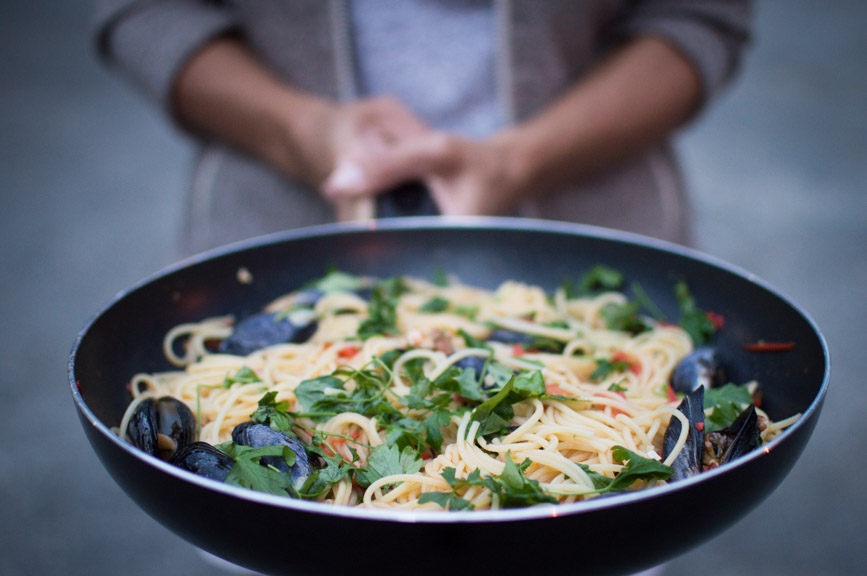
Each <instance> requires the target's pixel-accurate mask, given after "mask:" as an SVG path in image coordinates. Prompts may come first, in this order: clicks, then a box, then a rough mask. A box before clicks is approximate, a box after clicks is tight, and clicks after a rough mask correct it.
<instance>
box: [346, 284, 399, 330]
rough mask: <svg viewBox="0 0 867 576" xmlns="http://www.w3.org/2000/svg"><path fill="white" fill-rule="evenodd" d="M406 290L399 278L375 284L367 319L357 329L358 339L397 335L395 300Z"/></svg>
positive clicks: (368, 305)
mask: <svg viewBox="0 0 867 576" xmlns="http://www.w3.org/2000/svg"><path fill="white" fill-rule="evenodd" d="M407 290H408V288H407V287H406V284H405V283H404V282H403V279H402V278H400V277H397V278H390V279H388V280H383V281H382V282H380V283H379V284H377V285H376V286H375V287H374V288H373V294H371V296H370V302H368V304H367V318H366V319H365V320H364V321H363V322H362V323H361V325H360V326H359V327H358V337H359V338H361V339H362V340H367V339H368V338H371V337H373V336H379V335H394V334H397V333H398V329H397V310H396V307H397V299H398V298H399V297H400V295H401V294H403V293H404V292H406V291H407Z"/></svg>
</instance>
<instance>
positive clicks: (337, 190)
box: [322, 160, 369, 198]
mask: <svg viewBox="0 0 867 576" xmlns="http://www.w3.org/2000/svg"><path fill="white" fill-rule="evenodd" d="M368 187H369V186H368V178H367V175H366V174H365V172H364V169H363V168H362V166H361V164H360V163H359V162H357V161H354V160H342V161H340V162H338V163H337V166H336V167H335V168H334V170H333V171H332V172H331V174H329V175H328V178H326V179H325V182H323V183H322V192H323V193H324V194H325V196H326V197H329V198H335V197H352V196H360V195H363V194H365V193H366V191H367V189H368Z"/></svg>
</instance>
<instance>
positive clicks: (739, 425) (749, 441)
mask: <svg viewBox="0 0 867 576" xmlns="http://www.w3.org/2000/svg"><path fill="white" fill-rule="evenodd" d="M761 443H762V437H761V426H760V422H759V415H758V413H757V412H756V407H755V405H753V404H750V405H749V406H747V408H746V409H745V410H744V411H743V412H741V413H740V414H739V415H738V417H737V418H735V420H734V422H732V423H731V424H730V425H729V426H728V427H726V428H723V429H722V430H718V431H716V432H709V433H708V434H707V435H705V439H704V463H705V467H706V468H715V467H716V466H719V465H721V464H725V463H726V462H731V461H732V460H734V459H735V458H738V457H739V456H743V455H744V454H746V453H747V452H750V451H751V450H753V449H755V448H758V447H759V445H760V444H761Z"/></svg>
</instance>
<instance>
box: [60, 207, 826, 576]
mask: <svg viewBox="0 0 867 576" xmlns="http://www.w3.org/2000/svg"><path fill="white" fill-rule="evenodd" d="M599 263H602V264H606V265H609V266H612V267H615V268H618V269H620V270H621V271H623V272H624V274H625V275H626V277H627V278H628V279H629V280H630V281H638V282H640V284H641V285H642V287H643V288H644V290H645V292H647V294H648V295H649V296H650V298H651V299H652V300H653V301H655V302H656V303H657V304H658V305H659V306H660V308H662V309H663V311H664V312H666V313H667V314H668V315H669V317H672V318H676V317H677V304H676V300H675V298H674V293H673V286H674V283H675V282H676V280H677V279H679V278H683V279H685V280H686V281H687V282H688V284H689V286H690V288H691V290H692V292H693V295H694V296H695V298H696V301H697V303H698V305H699V306H700V307H702V308H704V309H707V310H712V311H714V312H717V313H719V314H722V315H723V316H724V317H725V328H724V329H723V330H722V331H721V332H720V333H719V334H718V336H717V341H716V344H717V345H718V346H719V348H720V351H721V353H722V355H723V357H724V358H726V359H727V361H728V362H729V364H730V378H731V380H733V381H735V382H746V381H748V380H750V379H753V378H755V379H758V380H759V381H760V382H761V385H762V387H763V390H764V402H763V408H764V409H765V410H766V411H767V412H768V413H769V414H770V416H771V417H772V418H774V419H781V418H785V417H788V416H790V415H792V414H795V413H802V414H803V416H802V417H801V419H800V420H799V421H798V422H797V423H796V424H795V425H793V426H792V427H790V428H789V429H788V430H786V431H785V432H784V433H783V434H782V435H781V436H780V437H779V438H777V439H775V440H773V441H772V442H770V443H768V444H766V445H764V446H763V447H762V450H760V451H756V452H753V453H751V454H749V455H747V456H746V457H743V458H741V459H740V460H738V461H736V462H734V463H732V464H729V465H726V466H723V467H721V468H718V469H716V470H714V471H711V472H707V473H705V474H702V475H700V476H698V477H694V478H691V479H688V480H684V481H680V482H676V483H672V484H670V485H668V486H664V487H660V488H655V489H652V490H649V491H645V492H639V493H631V494H621V495H615V496H611V497H607V498H599V499H596V500H592V501H588V502H583V503H576V504H572V505H561V506H540V507H535V508H530V509H520V510H506V511H478V512H465V513H461V512H450V513H445V512H441V513H436V512H427V513H414V514H413V513H407V512H390V511H370V510H361V509H354V508H338V507H331V506H325V505H318V504H315V503H310V502H302V501H296V500H291V499H288V498H280V497H276V496H271V495H267V494H261V493H256V492H252V491H248V490H244V489H240V488H236V487H232V486H227V485H223V484H219V483H216V482H213V481H210V480H205V479H201V478H199V477H196V476H194V475H192V474H189V473H187V472H184V471H181V470H179V469H177V468H174V467H172V466H170V465H168V464H166V463H164V462H162V461H160V460H157V459H156V458H153V457H151V456H148V455H146V454H144V453H142V452H140V451H138V450H136V449H134V448H132V447H131V446H129V445H127V444H126V443H124V442H122V441H121V440H120V439H119V438H118V437H117V436H115V434H113V433H112V432H111V430H110V427H111V426H117V425H118V423H119V421H120V419H121V415H122V414H123V411H124V408H125V407H126V405H127V404H128V402H129V395H128V392H127V390H126V385H127V383H128V381H129V378H130V377H131V376H132V375H133V374H134V373H136V372H140V371H159V370H165V369H169V368H170V366H169V365H168V364H167V362H166V361H165V360H164V358H163V354H162V351H161V343H162V338H163V336H164V335H165V333H166V332H167V331H168V330H169V329H170V328H171V327H172V326H174V325H176V324H178V323H181V322H187V321H193V320H198V319H202V318H204V317H207V316H213V315H222V314H227V313H233V314H236V315H237V316H245V315H248V314H251V313H254V312H256V311H258V310H259V309H260V308H261V307H262V306H263V305H265V304H266V303H268V302H269V301H270V300H272V299H274V298H276V297H277V296H279V295H281V294H283V293H285V292H287V291H289V290H292V289H294V288H296V287H298V286H299V285H300V284H302V283H304V282H305V281H307V280H309V279H312V278H316V277H319V276H321V275H322V274H323V273H324V272H325V270H326V267H327V266H328V265H333V266H336V267H337V268H339V269H342V270H345V271H347V272H352V273H356V274H368V275H374V276H379V277H389V276H394V275H398V274H409V275H416V276H420V277H424V278H431V277H432V274H433V272H434V271H448V272H451V273H454V274H456V275H457V276H458V277H459V278H460V279H461V280H462V281H464V282H466V283H470V284H478V285H482V286H487V287H490V288H493V287H495V286H496V285H498V284H499V283H500V282H501V281H503V280H505V279H519V280H524V281H527V282H532V283H536V284H539V285H542V286H544V287H546V288H547V289H549V290H553V289H554V288H555V287H556V286H557V285H559V284H560V283H561V282H562V281H563V280H565V279H577V278H578V277H579V276H580V275H581V274H582V273H583V272H584V271H586V270H587V269H589V268H590V267H592V266H593V265H595V264H599ZM240 269H246V270H247V271H249V272H250V273H251V274H252V279H253V281H252V282H249V283H248V282H242V281H240V280H239V274H238V271H239V270H240ZM758 340H765V341H793V342H795V343H796V346H795V348H794V349H792V350H789V351H784V352H777V353H764V354H757V353H754V352H748V351H746V350H744V349H743V348H742V344H743V343H745V342H754V341H758ZM828 378H829V358H828V350H827V346H826V344H825V341H824V339H823V337H822V335H821V333H820V332H819V330H818V329H817V327H816V326H815V324H814V323H813V322H812V320H811V319H810V318H809V317H808V315H807V314H805V313H804V311H802V310H801V309H799V308H798V306H796V305H795V304H793V303H792V302H791V301H789V300H788V299H787V298H785V297H784V296H782V295H781V294H780V293H779V292H778V291H776V290H775V289H773V288H771V287H769V286H768V285H767V284H765V283H764V282H762V281H761V280H759V279H757V278H756V277H755V276H753V275H751V274H748V273H745V272H743V271H740V270H738V269H736V268H734V267H732V266H730V265H727V264H725V263H722V262H719V261H716V260H714V259H712V258H709V257H707V256H703V255H701V254H698V253H696V252H693V251H690V250H687V249H684V248H681V247H678V246H675V245H672V244H667V243H663V242H659V241H654V240H650V239H647V238H643V237H638V236H635V235H629V234H625V233H620V232H613V231H609V230H604V229H598V228H591V227H585V226H578V225H568V224H562V223H553V222H547V221H546V222H539V221H528V220H513V219H457V220H456V219H452V220H446V219H440V218H415V219H393V220H381V221H376V222H372V223H363V224H358V225H328V226H323V227H317V228H311V229H306V230H299V231H291V232H287V233H282V234H278V235H273V236H269V237H264V238H261V239H258V240H253V241H250V242H246V243H240V244H236V245H233V246H231V247H227V248H225V249H221V250H217V251H214V252H211V253H208V254H205V255H202V256H200V257H197V258H194V259H191V260H188V261H185V262H182V263H180V264H178V265H176V266H174V267H172V268H170V269H168V270H166V271H164V272H162V273H160V274H158V275H157V276H155V277H153V278H150V279H148V280H147V281H145V282H143V283H141V284H139V285H138V286H135V287H134V288H132V289H131V290H129V291H127V292H125V293H123V294H121V295H119V296H118V297H117V298H116V299H115V300H114V301H113V302H111V303H110V304H109V305H108V306H107V307H106V308H105V309H103V310H102V311H100V312H99V313H98V314H97V315H96V316H95V317H94V318H93V319H92V320H91V321H90V322H89V323H88V325H87V326H86V327H85V328H84V329H83V330H82V331H81V333H80V334H79V335H78V338H77V339H76V341H75V345H74V347H73V349H72V354H71V357H70V361H69V381H70V385H71V389H72V395H73V398H74V400H75V404H76V408H77V409H78V414H79V417H80V419H81V423H82V425H83V427H84V430H85V432H86V434H87V437H88V439H89V440H90V442H91V444H92V445H93V447H94V450H95V451H96V453H97V454H98V456H99V458H100V460H101V461H102V463H103V464H104V466H105V467H106V469H107V470H108V472H109V474H111V476H112V477H113V478H114V479H115V480H116V481H117V483H118V484H119V485H120V486H121V487H122V488H123V489H124V490H125V491H126V492H127V494H129V496H130V497H131V498H132V499H133V500H135V501H136V502H137V503H138V504H139V505H140V506H141V507H142V508H143V509H144V510H145V511H146V512H147V513H148V514H150V515H151V516H153V517H154V518H155V519H157V520H158V521H159V522H161V523H163V524H164V525H165V526H166V527H168V528H169V529H171V530H173V531H174V532H175V533H177V534H178V535H180V536H181V537H183V538H185V539H187V540H189V541H190V542H192V543H193V544H195V545H196V546H199V547H201V548H203V549H205V550H207V551H209V552H211V553H213V554H215V555H217V556H220V557H223V558H225V559H227V560H229V561H231V562H234V563H237V564H241V565H244V566H247V567H250V568H251V569H254V570H257V571H261V572H265V573H269V574H314V573H341V572H347V573H348V572H349V571H350V570H353V571H358V570H359V569H360V570H361V571H362V572H366V571H370V572H376V573H380V574H404V573H414V574H440V573H442V572H443V571H444V569H445V566H451V567H453V568H458V569H459V570H460V571H461V572H462V573H472V572H474V571H476V570H477V569H481V568H484V569H485V571H486V572H487V573H489V574H498V573H501V574H512V573H514V574H518V573H551V574H578V573H582V574H604V573H628V572H634V571H637V570H640V569H643V568H647V567H649V566H653V565H655V564H658V563H660V562H664V561H665V560H666V559H669V558H671V557H673V556H676V555H678V554H680V553H682V552H684V551H686V550H687V549H689V548H691V547H693V546H696V545H697V544H699V543H701V542H702V541H704V540H707V539H709V538H711V537H713V536H714V535H716V534H718V533H719V532H721V531H723V530H724V529H726V528H727V527H729V526H730V525H732V524H733V523H734V522H736V521H737V520H738V519H740V518H741V517H742V516H744V515H745V514H747V513H748V512H749V511H750V510H752V509H753V508H754V507H755V506H756V505H757V504H758V503H759V502H761V501H762V500H763V499H764V498H765V497H766V496H768V494H769V493H770V492H771V491H772V490H774V489H775V488H776V486H777V485H778V484H779V483H780V482H781V481H782V480H783V478H784V477H785V476H786V474H787V473H788V472H789V470H790V469H791V467H792V466H793V465H794V463H795V461H796V459H797V458H798V456H799V455H800V453H801V451H802V450H803V448H804V446H805V444H806V442H807V440H808V438H809V437H810V434H811V433H812V431H813V428H814V426H815V424H816V421H817V419H818V416H819V412H820V410H821V406H822V402H823V399H824V397H825V393H826V390H827V387H828ZM773 537H774V536H773V534H769V535H768V538H773ZM697 568H698V567H697Z"/></svg>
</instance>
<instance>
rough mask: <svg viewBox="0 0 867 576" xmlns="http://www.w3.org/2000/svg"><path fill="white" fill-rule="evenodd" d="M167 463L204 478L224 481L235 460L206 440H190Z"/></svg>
mask: <svg viewBox="0 0 867 576" xmlns="http://www.w3.org/2000/svg"><path fill="white" fill-rule="evenodd" d="M169 464H173V465H175V466H177V467H178V468H182V469H184V470H187V471H188V472H192V473H194V474H198V475H199V476H204V477H205V478H210V479H212V480H217V481H218V482H225V480H226V476H228V475H229V472H230V471H231V470H232V466H234V465H235V461H234V460H233V459H232V458H231V457H229V456H228V455H226V454H224V453H223V452H220V451H219V450H217V449H216V448H214V447H213V446H211V445H210V444H208V443H207V442H192V443H190V444H187V445H186V446H184V447H183V448H180V449H178V451H177V452H175V453H174V454H173V455H172V457H171V458H170V459H169Z"/></svg>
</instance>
